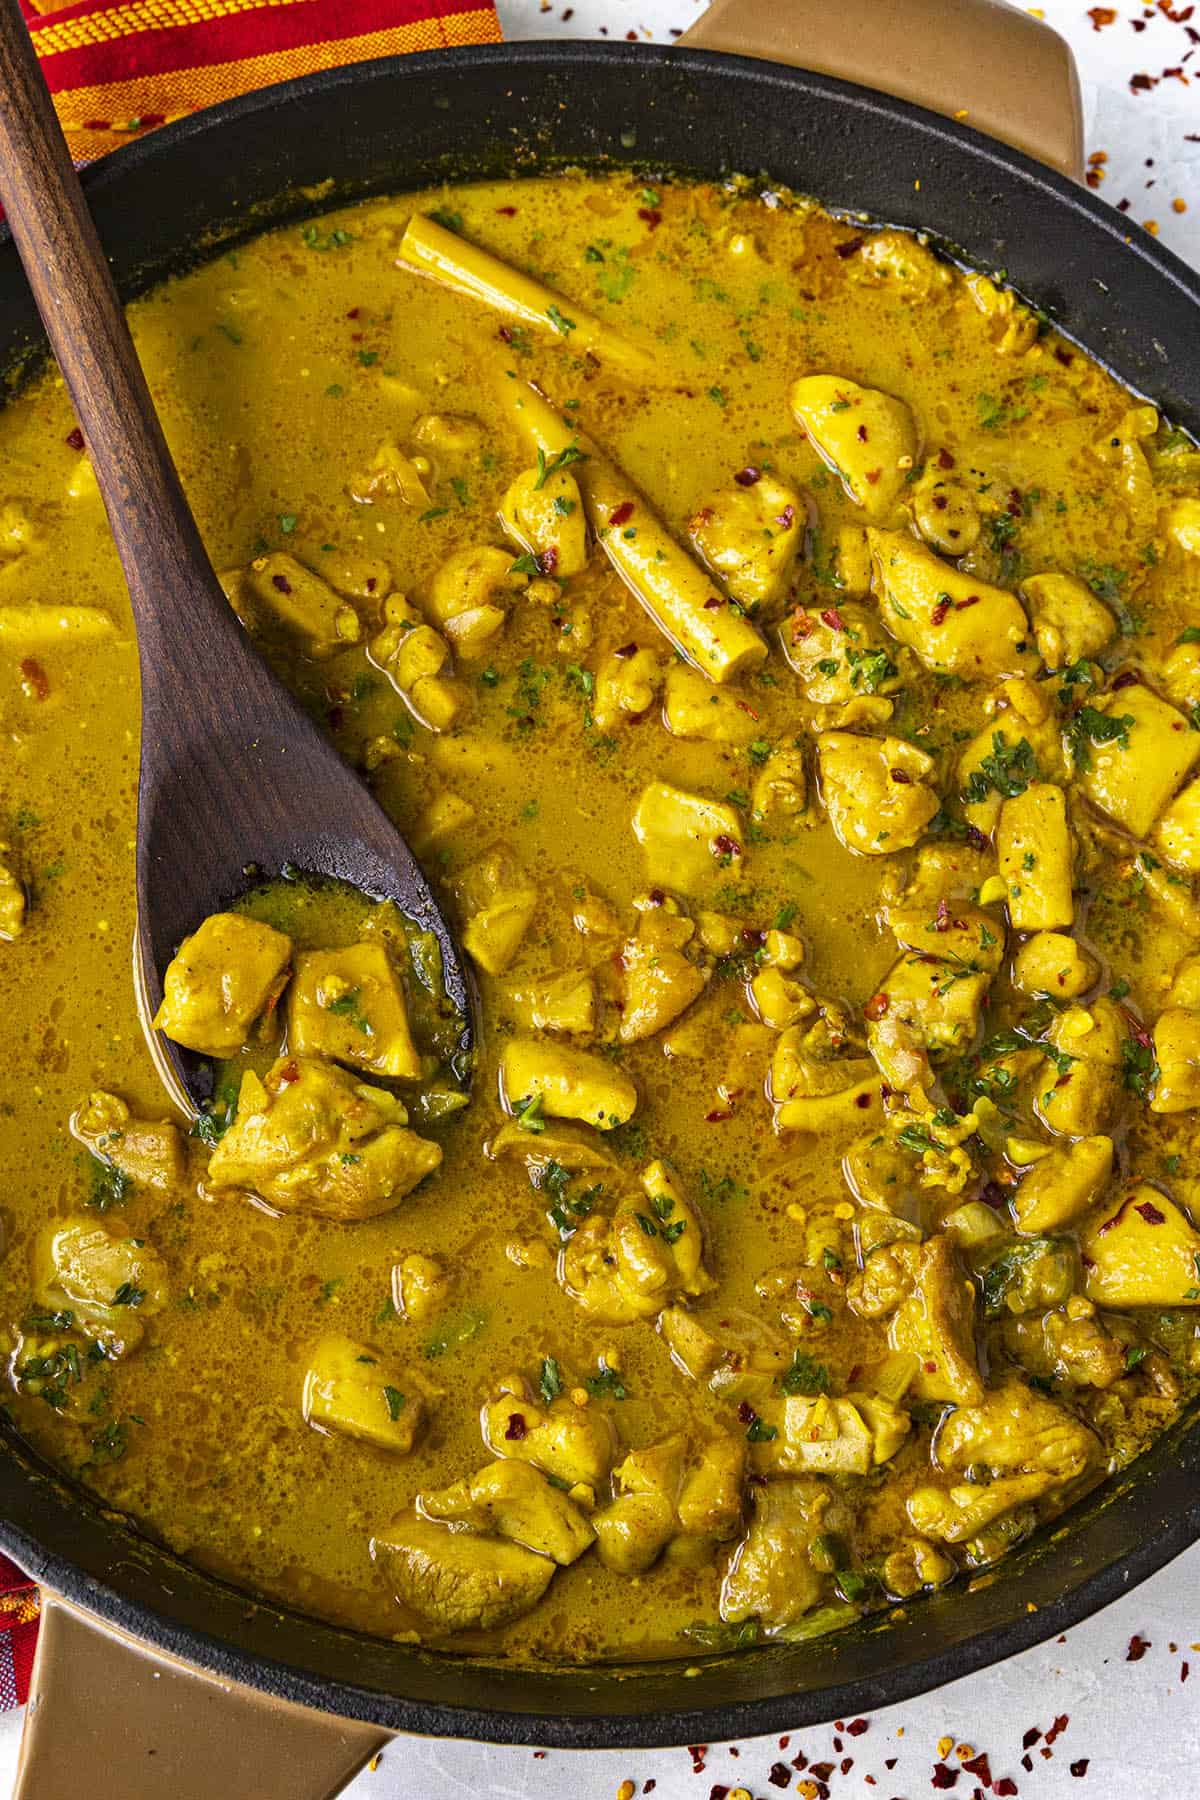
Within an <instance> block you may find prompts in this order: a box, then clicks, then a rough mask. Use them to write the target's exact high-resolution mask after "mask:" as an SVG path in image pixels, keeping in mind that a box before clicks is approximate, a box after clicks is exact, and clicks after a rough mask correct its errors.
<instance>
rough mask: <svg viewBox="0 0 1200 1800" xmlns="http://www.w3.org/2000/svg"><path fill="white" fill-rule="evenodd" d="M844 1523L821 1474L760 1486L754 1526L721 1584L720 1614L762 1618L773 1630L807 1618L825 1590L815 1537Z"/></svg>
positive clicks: (734, 1621)
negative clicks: (814, 1548)
mask: <svg viewBox="0 0 1200 1800" xmlns="http://www.w3.org/2000/svg"><path fill="white" fill-rule="evenodd" d="M842 1524H843V1508H842V1507H841V1506H839V1505H838V1503H837V1501H836V1499H835V1498H834V1495H833V1492H832V1490H831V1489H830V1488H828V1487H827V1486H826V1485H825V1483H824V1482H823V1481H822V1480H821V1478H820V1477H819V1476H801V1477H800V1478H799V1479H797V1480H780V1479H775V1480H770V1481H768V1482H767V1484H766V1486H765V1487H761V1488H756V1489H755V1490H754V1511H753V1514H752V1516H751V1520H750V1528H749V1530H748V1531H747V1533H746V1535H745V1537H744V1538H743V1539H742V1541H741V1543H740V1544H739V1545H738V1547H737V1549H736V1550H735V1551H734V1553H733V1556H732V1558H731V1559H730V1563H729V1567H728V1569H727V1570H726V1572H725V1579H724V1582H723V1583H722V1586H721V1617H722V1618H723V1619H725V1620H727V1621H729V1622H730V1623H732V1624H737V1623H738V1622H740V1621H741V1620H742V1619H757V1620H758V1622H759V1624H760V1625H761V1626H762V1627H763V1628H764V1630H766V1631H768V1632H772V1631H779V1630H781V1629H782V1628H783V1627H785V1626H787V1625H794V1624H795V1623H796V1621H797V1620H798V1619H802V1618H803V1617H804V1614H805V1613H806V1612H808V1611H810V1610H811V1608H812V1607H814V1606H815V1605H816V1604H817V1602H818V1600H820V1598H821V1596H822V1594H823V1593H824V1591H825V1581H824V1577H823V1576H822V1575H820V1574H819V1573H818V1571H817V1570H816V1569H815V1568H814V1566H813V1562H812V1558H811V1556H810V1555H809V1552H810V1550H811V1548H812V1544H813V1540H814V1539H815V1538H817V1537H820V1536H821V1535H822V1534H823V1533H828V1532H831V1531H837V1530H838V1529H839V1528H840V1527H841V1525H842Z"/></svg>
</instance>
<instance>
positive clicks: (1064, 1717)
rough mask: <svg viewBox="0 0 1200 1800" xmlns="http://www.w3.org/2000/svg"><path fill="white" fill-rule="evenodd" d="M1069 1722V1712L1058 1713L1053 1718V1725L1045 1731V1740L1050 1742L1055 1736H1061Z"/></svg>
mask: <svg viewBox="0 0 1200 1800" xmlns="http://www.w3.org/2000/svg"><path fill="white" fill-rule="evenodd" d="M1070 1723H1071V1715H1070V1714H1069V1713H1059V1715H1058V1717H1057V1719H1055V1721H1054V1723H1053V1725H1052V1726H1051V1727H1050V1729H1049V1731H1048V1732H1047V1733H1046V1742H1047V1743H1048V1744H1052V1743H1053V1742H1054V1740H1055V1738H1058V1737H1061V1736H1062V1734H1063V1732H1064V1731H1065V1730H1066V1729H1067V1726H1068V1725H1069V1724H1070Z"/></svg>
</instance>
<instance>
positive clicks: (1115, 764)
mask: <svg viewBox="0 0 1200 1800" xmlns="http://www.w3.org/2000/svg"><path fill="white" fill-rule="evenodd" d="M1092 710H1093V712H1094V713H1100V714H1103V715H1104V726H1103V729H1104V732H1105V733H1106V735H1105V737H1104V741H1102V742H1098V741H1097V740H1096V737H1095V736H1094V735H1093V734H1092V732H1090V731H1088V730H1086V729H1081V730H1079V731H1078V732H1077V733H1076V735H1075V738H1074V743H1075V746H1076V748H1075V760H1076V773H1075V778H1076V780H1077V782H1078V783H1079V786H1080V787H1081V788H1082V789H1083V792H1084V793H1085V794H1086V795H1087V797H1088V799H1089V800H1091V801H1092V803H1093V804H1094V805H1096V806H1098V807H1099V808H1100V810H1101V812H1106V813H1108V815H1109V817H1110V818H1113V819H1115V820H1116V821H1117V823H1118V824H1119V825H1123V826H1124V827H1125V829H1126V831H1128V832H1131V833H1132V834H1133V836H1134V837H1146V836H1147V834H1148V833H1149V831H1150V829H1151V827H1152V826H1153V825H1154V822H1155V820H1156V819H1157V818H1158V816H1159V814H1160V813H1161V812H1162V811H1163V810H1164V808H1165V807H1166V805H1167V802H1168V801H1169V800H1170V798H1171V796H1172V794H1173V793H1174V792H1175V790H1176V788H1177V787H1178V786H1179V784H1180V782H1181V781H1182V780H1183V778H1184V776H1185V775H1187V774H1188V773H1189V772H1190V770H1191V769H1192V768H1193V766H1194V765H1195V763H1196V760H1197V758H1198V757H1200V733H1197V732H1195V731H1193V730H1192V729H1191V727H1190V725H1189V724H1188V721H1187V720H1186V719H1185V718H1184V716H1183V714H1182V713H1181V712H1179V711H1178V710H1177V709H1176V708H1175V707H1174V706H1168V704H1167V702H1166V701H1165V700H1160V699H1159V697H1158V695H1157V694H1156V693H1154V692H1153V691H1152V690H1151V689H1150V688H1148V687H1143V686H1142V685H1141V683H1139V682H1134V683H1132V684H1131V685H1130V686H1128V687H1123V688H1121V690H1120V691H1119V692H1118V693H1114V694H1101V695H1099V696H1097V698H1096V701H1095V703H1094V707H1093V709H1092ZM1081 717H1082V718H1083V719H1084V720H1085V721H1086V720H1087V719H1088V717H1089V715H1088V714H1087V713H1085V714H1083V715H1081Z"/></svg>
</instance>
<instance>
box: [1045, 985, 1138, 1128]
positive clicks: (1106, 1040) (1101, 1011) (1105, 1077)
mask: <svg viewBox="0 0 1200 1800" xmlns="http://www.w3.org/2000/svg"><path fill="white" fill-rule="evenodd" d="M1048 1036H1049V1039H1050V1043H1051V1045H1052V1047H1053V1050H1052V1054H1051V1056H1050V1057H1049V1058H1048V1059H1047V1061H1046V1063H1045V1064H1044V1066H1043V1073H1042V1077H1041V1079H1040V1080H1039V1083H1038V1094H1037V1099H1036V1100H1035V1102H1034V1109H1035V1111H1036V1112H1037V1115H1038V1118H1039V1119H1040V1120H1041V1121H1042V1123H1043V1125H1046V1126H1047V1127H1048V1128H1049V1129H1050V1130H1051V1131H1054V1132H1058V1133H1060V1134H1062V1135H1064V1136H1066V1137H1091V1136H1094V1135H1095V1134H1096V1133H1097V1132H1102V1131H1106V1130H1107V1129H1108V1127H1109V1126H1110V1125H1111V1124H1112V1122H1113V1119H1114V1117H1115V1115H1116V1112H1117V1109H1118V1107H1119V1105H1120V1099H1121V1078H1122V1070H1123V1066H1124V1051H1123V1048H1122V1046H1123V1045H1124V1044H1125V1042H1126V1037H1127V1034H1126V1031H1125V1021H1124V1019H1123V1018H1122V1016H1121V1013H1120V1010H1119V1008H1118V1007H1116V1006H1115V1005H1114V1004H1113V1002H1112V1001H1111V1000H1109V999H1107V998H1105V997H1104V996H1101V998H1099V999H1098V1000H1093V1002H1092V1003H1091V1005H1090V1006H1089V1007H1082V1006H1070V1007H1068V1008H1067V1010H1066V1012H1062V1013H1058V1014H1057V1015H1056V1016H1055V1018H1054V1020H1053V1022H1052V1024H1051V1026H1050V1031H1049V1033H1048Z"/></svg>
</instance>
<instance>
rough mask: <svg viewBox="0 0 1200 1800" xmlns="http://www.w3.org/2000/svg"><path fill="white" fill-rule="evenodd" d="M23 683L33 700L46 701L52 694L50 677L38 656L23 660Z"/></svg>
mask: <svg viewBox="0 0 1200 1800" xmlns="http://www.w3.org/2000/svg"><path fill="white" fill-rule="evenodd" d="M21 682H22V685H23V686H24V689H25V692H26V693H27V694H28V696H29V698H30V699H31V700H45V699H46V697H47V695H48V694H49V692H50V677H49V676H48V675H47V673H46V671H45V669H43V667H42V665H41V663H40V662H39V661H38V659H37V657H36V656H23V657H22V658H21Z"/></svg>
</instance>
